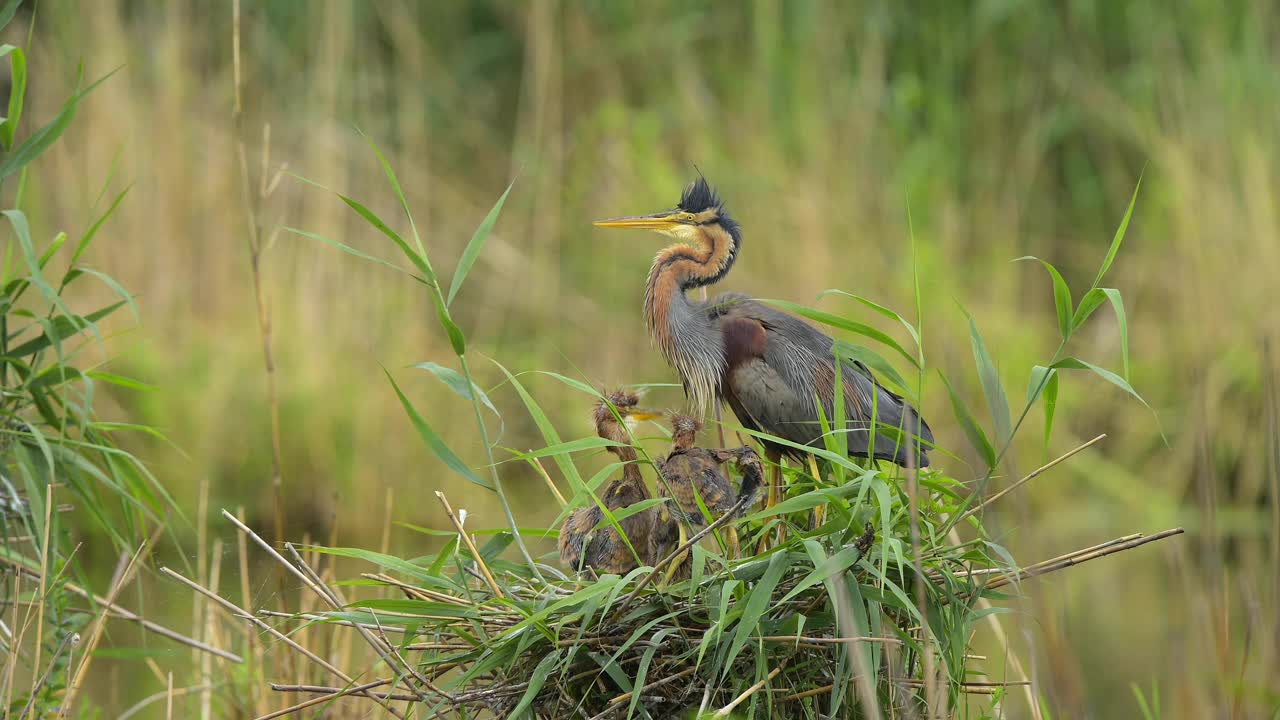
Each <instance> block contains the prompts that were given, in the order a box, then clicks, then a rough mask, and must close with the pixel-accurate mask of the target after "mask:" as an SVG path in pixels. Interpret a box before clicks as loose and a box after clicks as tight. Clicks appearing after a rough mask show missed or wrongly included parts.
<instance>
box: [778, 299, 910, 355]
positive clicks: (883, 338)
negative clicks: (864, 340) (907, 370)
mask: <svg viewBox="0 0 1280 720" xmlns="http://www.w3.org/2000/svg"><path fill="white" fill-rule="evenodd" d="M759 302H762V303H766V304H769V305H776V306H778V307H780V308H782V309H784V310H787V311H789V312H793V313H795V314H796V315H799V316H800V317H803V318H808V319H809V320H813V321H814V322H819V323H822V324H823V325H829V326H831V327H834V328H840V329H841V330H848V331H849V332H851V333H856V334H858V335H862V336H863V337H868V338H871V339H872V340H875V341H876V342H878V343H881V344H883V345H887V346H889V347H890V348H893V349H894V350H896V351H897V352H898V354H899V355H901V356H902V357H904V358H906V360H907V362H909V363H911V366H912V367H915V368H919V367H920V362H919V361H918V360H916V358H915V356H914V355H912V354H911V353H909V352H907V351H906V349H905V348H903V347H902V345H900V344H899V343H898V341H897V340H894V339H893V338H891V337H889V336H888V335H886V334H885V333H883V332H881V331H879V330H877V329H875V328H873V327H871V326H870V325H866V324H863V323H860V322H854V321H853V320H849V319H847V318H843V317H840V316H839V315H833V314H831V313H828V312H823V311H821V310H814V309H813V308H808V307H805V306H803V305H797V304H796V303H793V302H787V301H786V300H760V301H759Z"/></svg>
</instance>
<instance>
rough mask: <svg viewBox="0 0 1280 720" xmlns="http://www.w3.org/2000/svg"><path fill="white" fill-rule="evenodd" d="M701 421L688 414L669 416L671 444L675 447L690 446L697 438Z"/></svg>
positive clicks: (700, 428)
mask: <svg viewBox="0 0 1280 720" xmlns="http://www.w3.org/2000/svg"><path fill="white" fill-rule="evenodd" d="M699 430H702V423H700V422H698V420H697V418H694V417H692V416H690V415H673V416H672V417H671V444H672V445H674V446H676V447H677V448H691V447H693V443H694V442H695V441H696V440H697V439H698V431H699Z"/></svg>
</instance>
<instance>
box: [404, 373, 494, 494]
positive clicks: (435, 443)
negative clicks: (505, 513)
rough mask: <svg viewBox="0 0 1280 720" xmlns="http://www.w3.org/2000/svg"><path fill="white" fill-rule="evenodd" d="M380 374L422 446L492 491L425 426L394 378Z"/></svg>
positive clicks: (490, 488) (447, 464) (450, 467)
mask: <svg viewBox="0 0 1280 720" xmlns="http://www.w3.org/2000/svg"><path fill="white" fill-rule="evenodd" d="M382 372H384V373H386V375H387V380H390V381H391V387H392V388H394V389H395V391H396V397H398V398H400V404H401V405H402V406H403V407H404V411H405V413H406V414H408V415H409V420H410V422H412V423H413V427H414V429H415V430H417V431H418V437H420V438H422V442H423V444H424V445H426V446H427V448H428V449H429V450H431V452H432V453H433V454H434V455H435V456H436V457H438V458H440V460H441V461H443V462H444V464H445V465H446V466H448V468H449V469H450V470H452V471H454V472H456V473H458V474H459V475H461V476H462V477H464V478H466V479H467V480H469V481H471V482H473V483H475V484H476V485H479V486H480V487H482V488H485V489H487V490H493V489H494V488H493V486H492V485H490V484H489V483H487V482H485V481H484V480H482V479H481V478H480V477H479V476H478V475H476V474H475V473H473V472H471V468H469V467H467V465H466V463H464V462H462V460H461V459H460V458H459V457H458V456H457V455H456V454H454V452H453V451H452V450H450V449H449V446H448V445H445V444H444V441H443V440H441V439H440V436H439V435H437V434H436V432H435V430H432V429H431V426H430V425H429V424H427V421H426V420H425V419H423V417H422V415H420V414H418V411H417V409H415V408H414V407H413V404H412V403H410V402H409V398H407V397H405V395H404V393H403V392H401V391H400V386H399V385H397V384H396V380H395V378H393V377H391V373H389V372H387V370H386V368H383V370H382Z"/></svg>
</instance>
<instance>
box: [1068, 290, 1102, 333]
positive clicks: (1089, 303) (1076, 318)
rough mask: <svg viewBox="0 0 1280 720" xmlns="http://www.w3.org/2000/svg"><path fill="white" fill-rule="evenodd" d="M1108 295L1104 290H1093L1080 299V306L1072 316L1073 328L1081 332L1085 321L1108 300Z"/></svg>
mask: <svg viewBox="0 0 1280 720" xmlns="http://www.w3.org/2000/svg"><path fill="white" fill-rule="evenodd" d="M1106 297H1107V296H1106V294H1105V293H1103V292H1102V288H1091V289H1090V290H1089V292H1087V293H1085V294H1084V297H1082V298H1080V304H1079V305H1077V306H1076V312H1075V314H1074V315H1072V316H1071V328H1072V329H1073V330H1079V329H1080V326H1081V325H1083V324H1084V321H1085V320H1088V319H1089V316H1090V315H1092V314H1093V311H1094V310H1097V309H1098V307H1099V306H1101V305H1102V303H1103V302H1104V301H1105V300H1106Z"/></svg>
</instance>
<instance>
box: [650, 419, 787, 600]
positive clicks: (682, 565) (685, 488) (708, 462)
mask: <svg viewBox="0 0 1280 720" xmlns="http://www.w3.org/2000/svg"><path fill="white" fill-rule="evenodd" d="M701 429H702V423H700V422H698V421H697V420H696V419H695V418H693V417H690V416H688V415H675V416H673V417H672V419H671V430H672V434H671V453H670V454H669V455H667V457H666V459H665V460H663V461H662V463H661V464H660V465H659V467H658V471H659V472H661V473H662V478H663V482H662V483H660V484H659V494H660V495H662V496H664V497H669V498H670V500H669V501H668V502H666V503H665V504H663V505H662V506H660V507H661V509H660V510H659V515H658V522H657V526H656V528H655V533H654V538H655V540H654V544H655V548H656V550H655V552H654V557H655V558H663V557H666V556H667V555H668V554H670V553H671V552H672V551H674V550H675V549H676V548H678V547H680V546H683V545H684V544H685V542H686V541H687V540H688V538H689V532H690V530H695V531H696V530H697V529H700V528H702V527H705V526H706V525H707V524H708V523H709V522H713V521H715V520H716V519H717V518H719V517H721V516H723V515H734V516H739V515H742V514H743V513H744V512H745V511H746V510H747V508H749V507H751V505H752V504H754V503H755V502H756V500H757V499H758V496H759V495H760V492H761V490H762V489H763V486H764V471H763V469H762V467H761V464H760V456H759V455H757V454H756V451H755V450H752V449H751V448H749V447H746V446H743V447H739V448H735V449H732V450H723V449H719V448H715V449H712V448H701V447H697V446H696V442H697V436H698V431H699V430H701ZM730 461H732V463H733V465H734V466H735V467H737V469H738V471H739V472H741V473H742V483H741V486H740V487H739V488H738V489H736V490H735V489H734V487H733V485H732V483H730V481H729V478H728V477H727V476H726V474H725V472H724V468H723V467H721V466H722V465H724V464H725V463H726V462H730ZM699 501H701V506H699ZM703 508H706V512H705V513H704V512H703ZM725 545H726V546H727V549H728V554H729V555H730V556H731V557H737V556H739V555H740V554H741V550H740V548H739V544H738V531H737V528H736V527H735V526H734V525H732V524H730V525H728V526H727V527H726V528H725ZM687 572H688V567H687V563H686V562H685V559H684V558H681V559H678V560H677V561H675V562H674V563H672V570H671V572H670V573H669V574H668V577H669V578H673V577H676V576H677V575H683V574H687Z"/></svg>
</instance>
